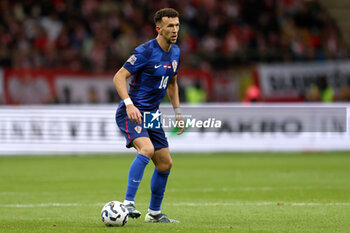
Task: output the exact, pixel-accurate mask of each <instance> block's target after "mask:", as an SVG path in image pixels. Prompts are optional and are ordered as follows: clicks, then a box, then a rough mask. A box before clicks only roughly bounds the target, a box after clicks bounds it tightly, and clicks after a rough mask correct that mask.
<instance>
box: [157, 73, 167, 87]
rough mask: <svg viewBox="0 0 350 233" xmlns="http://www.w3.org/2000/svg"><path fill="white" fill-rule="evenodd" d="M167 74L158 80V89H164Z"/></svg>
mask: <svg viewBox="0 0 350 233" xmlns="http://www.w3.org/2000/svg"><path fill="white" fill-rule="evenodd" d="M168 79H169V76H162V80H161V81H160V85H159V87H158V88H159V89H165V88H166V86H167V84H168Z"/></svg>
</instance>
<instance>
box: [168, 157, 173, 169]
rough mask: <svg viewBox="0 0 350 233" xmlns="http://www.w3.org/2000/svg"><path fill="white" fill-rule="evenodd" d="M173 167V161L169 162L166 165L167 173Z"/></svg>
mask: <svg viewBox="0 0 350 233" xmlns="http://www.w3.org/2000/svg"><path fill="white" fill-rule="evenodd" d="M172 166H173V161H172V160H170V161H169V162H168V164H167V171H170V169H171V167H172Z"/></svg>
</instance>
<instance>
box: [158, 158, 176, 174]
mask: <svg viewBox="0 0 350 233" xmlns="http://www.w3.org/2000/svg"><path fill="white" fill-rule="evenodd" d="M172 166H173V161H172V160H170V161H168V162H166V163H161V164H159V165H158V166H157V170H158V171H160V172H167V171H170V169H171V167H172Z"/></svg>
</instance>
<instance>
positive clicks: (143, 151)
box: [139, 146, 154, 158]
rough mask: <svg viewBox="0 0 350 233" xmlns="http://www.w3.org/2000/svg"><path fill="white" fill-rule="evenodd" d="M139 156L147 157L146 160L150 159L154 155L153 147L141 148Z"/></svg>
mask: <svg viewBox="0 0 350 233" xmlns="http://www.w3.org/2000/svg"><path fill="white" fill-rule="evenodd" d="M139 153H140V154H142V155H144V156H147V157H148V158H152V156H153V154H154V147H153V146H143V147H142V148H141V149H140V151H139Z"/></svg>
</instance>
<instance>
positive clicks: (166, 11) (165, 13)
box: [153, 8, 179, 24]
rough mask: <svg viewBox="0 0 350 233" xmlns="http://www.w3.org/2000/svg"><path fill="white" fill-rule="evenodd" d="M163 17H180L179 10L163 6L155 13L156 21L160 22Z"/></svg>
mask: <svg viewBox="0 0 350 233" xmlns="http://www.w3.org/2000/svg"><path fill="white" fill-rule="evenodd" d="M163 17H169V18H176V17H179V12H177V10H175V9H173V8H163V9H160V10H159V11H157V12H156V13H155V15H154V18H153V19H154V23H155V24H157V23H160V22H161V21H162V18H163Z"/></svg>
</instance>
